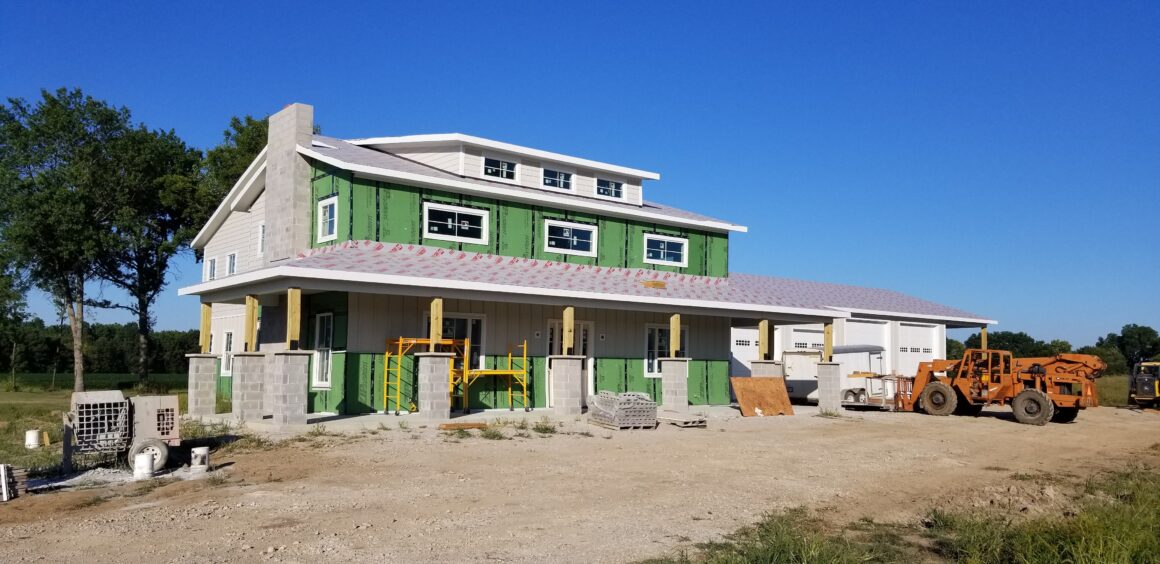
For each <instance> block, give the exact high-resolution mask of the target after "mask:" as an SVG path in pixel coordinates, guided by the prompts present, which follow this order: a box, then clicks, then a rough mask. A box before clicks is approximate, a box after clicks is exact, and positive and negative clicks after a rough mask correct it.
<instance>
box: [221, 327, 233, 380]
mask: <svg viewBox="0 0 1160 564" xmlns="http://www.w3.org/2000/svg"><path fill="white" fill-rule="evenodd" d="M227 337H228V338H227ZM227 344H228V345H229V350H227V349H226V345H227ZM232 356H234V332H233V331H223V332H222V376H233V374H234V361H233V359H232V358H230V359H229V360H228V364H229V368H228V369H227V368H226V364H227V357H232Z"/></svg>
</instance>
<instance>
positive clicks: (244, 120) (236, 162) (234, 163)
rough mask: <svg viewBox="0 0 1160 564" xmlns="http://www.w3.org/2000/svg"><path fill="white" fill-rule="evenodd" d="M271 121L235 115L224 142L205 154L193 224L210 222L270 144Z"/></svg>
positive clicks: (225, 132) (199, 224) (223, 137)
mask: <svg viewBox="0 0 1160 564" xmlns="http://www.w3.org/2000/svg"><path fill="white" fill-rule="evenodd" d="M268 132H269V122H268V121H267V120H266V119H254V118H253V117H252V116H249V115H247V116H244V117H240V118H239V117H233V118H231V119H230V126H229V128H228V129H226V130H225V131H224V132H223V136H222V142H221V144H220V145H218V146H217V147H214V148H212V149H210V150H208V151H206V153H205V161H204V165H203V168H204V169H205V175H204V176H203V177H202V179H201V183H200V184H199V186H198V194H197V203H196V207H195V209H193V210H191V211H192V214H191V215H192V217H193V224H194V225H196V226H198V227H199V228H200V227H201V226H202V225H205V222H206V221H209V216H210V215H212V214H213V211H214V209H216V207H217V205H218V204H219V203H220V202H221V201H222V200H223V199H224V198H225V197H226V194H227V193H228V192H229V191H230V188H233V186H234V184H235V183H236V182H237V181H238V179H239V178H241V177H242V174H243V173H245V172H246V168H247V167H249V166H250V163H252V162H253V161H254V158H255V157H257V156H258V153H261V152H262V149H264V148H265V147H266V140H267V136H268Z"/></svg>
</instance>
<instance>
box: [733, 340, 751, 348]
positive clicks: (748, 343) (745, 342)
mask: <svg viewBox="0 0 1160 564" xmlns="http://www.w3.org/2000/svg"><path fill="white" fill-rule="evenodd" d="M736 344H737V346H739V347H748V346H752V343H751V341H750V340H749V339H737V342H736Z"/></svg>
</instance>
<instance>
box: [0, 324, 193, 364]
mask: <svg viewBox="0 0 1160 564" xmlns="http://www.w3.org/2000/svg"><path fill="white" fill-rule="evenodd" d="M70 333H71V332H70V330H69V329H68V328H67V327H65V326H64V325H63V324H59V325H46V324H45V322H44V321H43V320H41V319H39V318H33V319H30V320H27V321H24V322H23V323H21V324H20V325H18V326H17V327H16V330H15V331H14V337H15V339H14V340H13V342H14V343H16V344H17V346H16V347H15V348H12V347H11V345H12V343H6V344H8V345H9V347H7V350H6V353H7V354H3V355H0V373H4V374H14V373H41V374H58V373H59V374H69V373H71V372H72V369H73V366H72V363H73V356H72V343H71V338H72V337H71V334H70ZM84 334H85V347H84V350H83V353H84V359H85V369H86V370H87V371H88V372H90V373H97V374H131V373H133V372H134V371H135V370H136V369H137V367H138V363H139V359H138V358H137V355H138V352H139V351H138V350H137V325H136V324H135V323H85V327H84ZM150 338H151V346H150V347H149V358H148V366H149V372H150V373H151V374H180V373H184V372H187V371H188V370H189V364H188V362H187V359H186V358H185V355H186V354H189V353H190V352H192V351H196V350H197V342H198V334H197V330H196V329H187V330H184V331H172V330H171V331H154V332H153V333H152V335H151V336H150Z"/></svg>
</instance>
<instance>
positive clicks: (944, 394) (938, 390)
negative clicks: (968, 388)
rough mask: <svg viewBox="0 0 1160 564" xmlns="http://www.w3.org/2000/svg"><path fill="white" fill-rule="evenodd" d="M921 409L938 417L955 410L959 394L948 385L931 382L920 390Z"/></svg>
mask: <svg viewBox="0 0 1160 564" xmlns="http://www.w3.org/2000/svg"><path fill="white" fill-rule="evenodd" d="M921 399H922V410H923V411H925V412H927V414H929V415H938V416H940V417H942V416H945V415H950V414H952V413H954V412H955V407H957V406H958V404H959V395H958V394H957V393H955V391H954V390H953V389H951V387H950V386H948V385H946V384H944V383H942V382H931V383H929V384H927V385H926V389H925V390H923V391H922V398H921Z"/></svg>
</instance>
